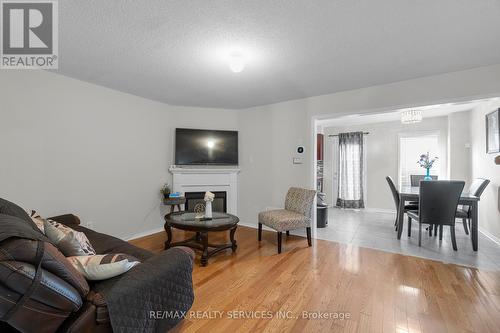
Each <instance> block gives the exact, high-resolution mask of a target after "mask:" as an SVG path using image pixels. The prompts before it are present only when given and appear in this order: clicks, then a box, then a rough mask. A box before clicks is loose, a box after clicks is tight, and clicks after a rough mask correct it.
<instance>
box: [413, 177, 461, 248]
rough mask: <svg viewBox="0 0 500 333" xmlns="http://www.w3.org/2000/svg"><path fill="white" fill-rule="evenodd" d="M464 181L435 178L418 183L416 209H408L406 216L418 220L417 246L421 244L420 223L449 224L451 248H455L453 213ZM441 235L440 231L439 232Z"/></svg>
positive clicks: (440, 225) (435, 225)
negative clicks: (418, 195) (434, 179)
mask: <svg viewBox="0 0 500 333" xmlns="http://www.w3.org/2000/svg"><path fill="white" fill-rule="evenodd" d="M464 186H465V182H463V181H456V180H436V181H429V182H421V183H420V201H419V205H418V211H409V212H408V213H407V214H408V217H409V218H411V219H413V220H416V221H418V246H421V245H422V224H424V223H425V224H429V225H431V226H434V228H436V227H437V226H439V227H440V229H441V228H442V226H445V225H448V226H450V233H451V243H452V245H453V250H455V251H456V250H457V240H456V238H455V215H456V211H457V206H458V201H459V200H460V195H461V194H462V191H463V189H464ZM440 236H442V233H440Z"/></svg>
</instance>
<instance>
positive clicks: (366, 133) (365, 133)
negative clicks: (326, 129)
mask: <svg viewBox="0 0 500 333" xmlns="http://www.w3.org/2000/svg"><path fill="white" fill-rule="evenodd" d="M363 134H364V135H368V134H370V132H363ZM332 136H339V135H338V134H330V135H329V136H328V137H330V138H331V137H332Z"/></svg>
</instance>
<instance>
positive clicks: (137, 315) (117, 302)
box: [96, 247, 194, 332]
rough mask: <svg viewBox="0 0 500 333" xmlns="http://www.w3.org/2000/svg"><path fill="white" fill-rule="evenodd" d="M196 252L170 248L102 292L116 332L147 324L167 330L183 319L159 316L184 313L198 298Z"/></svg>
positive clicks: (137, 329)
mask: <svg viewBox="0 0 500 333" xmlns="http://www.w3.org/2000/svg"><path fill="white" fill-rule="evenodd" d="M192 270H193V257H192V251H191V250H186V249H185V248H177V247H174V248H170V249H168V250H166V251H163V252H161V253H159V254H157V255H155V256H153V257H151V258H149V259H147V260H145V261H144V262H142V263H141V264H139V265H137V266H135V267H134V268H132V269H131V270H130V271H129V272H127V273H125V274H123V277H121V278H120V279H119V280H118V281H117V282H116V283H115V284H114V285H113V286H112V287H111V288H109V289H104V290H102V291H100V290H97V291H98V292H102V294H103V296H104V298H105V299H106V303H107V305H108V310H109V316H110V319H111V324H112V326H113V330H115V331H122V330H128V331H131V332H132V331H141V330H143V328H144V327H151V328H153V327H154V328H155V331H156V332H166V331H168V330H169V329H170V328H172V327H174V326H175V325H176V324H177V323H178V322H179V321H181V320H182V318H177V317H175V318H173V317H168V316H167V317H162V318H157V317H156V316H155V314H156V313H157V312H158V311H166V312H171V313H184V312H186V311H188V310H189V309H190V308H191V305H192V304H193V301H194V292H193V281H192V276H191V274H192ZM96 289H99V288H96Z"/></svg>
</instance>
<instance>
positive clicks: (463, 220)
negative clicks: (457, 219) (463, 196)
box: [462, 219, 469, 235]
mask: <svg viewBox="0 0 500 333" xmlns="http://www.w3.org/2000/svg"><path fill="white" fill-rule="evenodd" d="M462 224H463V225H464V231H465V234H466V235H468V234H469V228H468V227H467V224H468V223H467V219H462Z"/></svg>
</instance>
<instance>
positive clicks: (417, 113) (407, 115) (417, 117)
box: [401, 110, 423, 124]
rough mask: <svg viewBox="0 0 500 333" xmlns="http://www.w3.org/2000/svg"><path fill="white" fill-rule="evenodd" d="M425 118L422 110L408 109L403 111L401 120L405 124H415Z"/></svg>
mask: <svg viewBox="0 0 500 333" xmlns="http://www.w3.org/2000/svg"><path fill="white" fill-rule="evenodd" d="M422 119H423V115H422V111H421V110H406V111H403V112H402V113H401V122H402V123H403V124H415V123H419V122H421V121H422Z"/></svg>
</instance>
